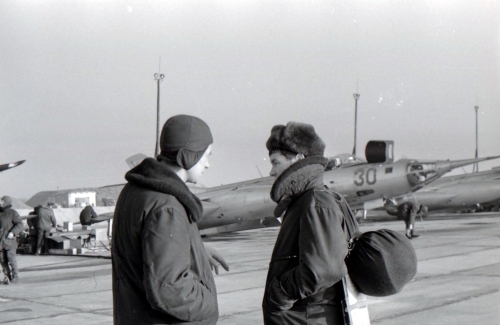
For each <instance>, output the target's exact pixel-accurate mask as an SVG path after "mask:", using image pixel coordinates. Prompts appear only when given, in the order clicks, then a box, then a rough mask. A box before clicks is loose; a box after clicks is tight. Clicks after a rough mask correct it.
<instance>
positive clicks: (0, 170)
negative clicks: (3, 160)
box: [0, 160, 26, 172]
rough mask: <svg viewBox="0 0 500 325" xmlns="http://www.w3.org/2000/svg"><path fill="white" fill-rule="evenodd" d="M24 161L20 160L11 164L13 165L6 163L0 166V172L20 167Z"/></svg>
mask: <svg viewBox="0 0 500 325" xmlns="http://www.w3.org/2000/svg"><path fill="white" fill-rule="evenodd" d="M25 161H26V160H20V161H16V162H13V163H8V164H3V165H0V172H3V171H4V170H7V169H11V168H14V167H17V166H19V165H21V164H22V163H24V162H25Z"/></svg>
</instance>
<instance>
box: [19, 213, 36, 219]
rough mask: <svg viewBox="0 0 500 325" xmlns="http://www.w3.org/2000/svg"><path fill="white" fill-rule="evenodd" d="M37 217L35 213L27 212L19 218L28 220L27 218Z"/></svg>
mask: <svg viewBox="0 0 500 325" xmlns="http://www.w3.org/2000/svg"><path fill="white" fill-rule="evenodd" d="M36 217H38V216H37V215H36V214H29V215H27V216H21V219H22V220H28V219H33V218H36Z"/></svg>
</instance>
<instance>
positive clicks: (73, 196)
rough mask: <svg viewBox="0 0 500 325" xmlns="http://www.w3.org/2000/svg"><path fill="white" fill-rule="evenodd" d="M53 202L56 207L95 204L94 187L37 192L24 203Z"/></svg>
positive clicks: (43, 203) (42, 203)
mask: <svg viewBox="0 0 500 325" xmlns="http://www.w3.org/2000/svg"><path fill="white" fill-rule="evenodd" d="M49 202H50V203H54V204H56V205H57V206H58V207H62V208H70V207H78V208H80V207H84V206H86V205H87V204H88V205H91V206H96V205H97V201H96V191H95V189H87V188H81V189H71V190H60V191H44V192H38V193H37V194H35V195H34V196H33V197H32V198H31V199H29V200H28V201H27V202H26V204H28V205H29V206H32V207H35V206H37V205H42V206H46V205H47V203H49Z"/></svg>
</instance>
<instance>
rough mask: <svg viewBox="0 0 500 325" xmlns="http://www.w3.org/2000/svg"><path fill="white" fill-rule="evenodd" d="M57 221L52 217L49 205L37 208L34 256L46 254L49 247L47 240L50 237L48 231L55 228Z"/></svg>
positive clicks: (52, 213)
mask: <svg viewBox="0 0 500 325" xmlns="http://www.w3.org/2000/svg"><path fill="white" fill-rule="evenodd" d="M56 225H57V221H56V216H55V215H54V211H53V210H52V208H50V205H49V204H47V206H46V207H39V208H38V222H37V225H36V228H37V240H36V253H35V255H40V254H42V247H43V253H44V254H45V253H47V252H48V251H49V245H48V243H47V238H48V237H50V230H51V229H52V227H56Z"/></svg>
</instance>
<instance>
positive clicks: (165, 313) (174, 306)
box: [112, 115, 229, 324]
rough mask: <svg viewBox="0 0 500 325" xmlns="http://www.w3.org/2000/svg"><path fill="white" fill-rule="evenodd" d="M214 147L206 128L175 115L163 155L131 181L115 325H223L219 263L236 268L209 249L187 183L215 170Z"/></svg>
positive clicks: (116, 239)
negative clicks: (212, 161)
mask: <svg viewBox="0 0 500 325" xmlns="http://www.w3.org/2000/svg"><path fill="white" fill-rule="evenodd" d="M212 142H213V141H212V134H211V132H210V129H209V127H208V125H207V124H206V123H205V122H204V121H202V120H201V119H199V118H197V117H194V116H188V115H177V116H173V117H171V118H170V119H169V120H168V121H167V122H166V123H165V125H164V126H163V129H162V133H161V137H160V148H161V154H160V155H159V156H158V157H156V159H153V158H146V159H144V160H143V161H142V162H141V163H140V164H139V165H137V166H136V167H134V168H133V169H131V170H130V171H129V172H128V173H127V174H126V175H125V179H126V180H127V181H128V183H127V184H126V185H125V187H124V188H123V190H122V191H121V193H120V196H119V198H118V201H117V203H116V208H115V214H114V218H113V220H114V221H113V234H112V240H113V242H112V275H113V319H114V323H115V324H179V323H182V324H216V323H217V319H218V317H219V311H218V306H217V292H216V289H215V282H214V279H213V275H212V267H211V264H210V263H211V262H210V261H212V262H214V260H213V259H212V260H211V258H212V257H213V258H214V259H215V260H216V262H219V263H220V264H221V265H222V266H223V267H224V268H225V269H226V270H229V269H228V267H227V264H225V261H224V260H223V259H222V258H221V257H220V256H218V255H217V254H215V253H214V252H208V251H209V249H207V250H206V248H205V247H204V245H203V242H202V240H201V236H200V233H199V230H198V226H197V225H196V223H197V222H198V221H200V220H201V218H202V217H203V207H202V204H201V202H200V200H199V199H198V197H196V196H195V195H194V194H192V193H191V192H190V191H189V188H188V187H187V186H186V184H185V183H186V182H191V183H196V182H197V181H198V179H199V178H200V176H201V175H202V174H203V172H204V171H205V169H207V168H208V167H209V163H208V157H209V156H210V153H211V150H212ZM210 254H212V256H210ZM214 254H215V256H214ZM215 271H216V273H217V272H218V270H217V269H215Z"/></svg>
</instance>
